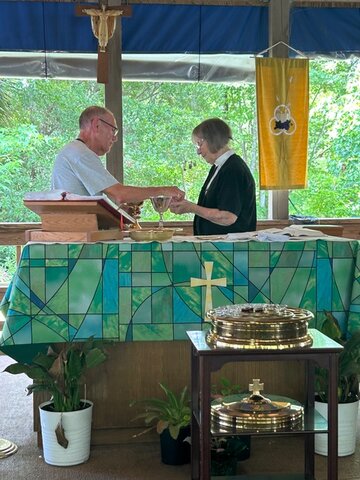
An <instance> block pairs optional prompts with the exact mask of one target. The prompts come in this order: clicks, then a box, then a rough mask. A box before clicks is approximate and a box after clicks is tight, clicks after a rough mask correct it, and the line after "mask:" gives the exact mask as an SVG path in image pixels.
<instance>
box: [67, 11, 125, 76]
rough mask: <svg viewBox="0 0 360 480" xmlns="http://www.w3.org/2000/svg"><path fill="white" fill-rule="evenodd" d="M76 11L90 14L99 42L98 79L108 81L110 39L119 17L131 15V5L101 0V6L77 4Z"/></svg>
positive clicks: (94, 32)
mask: <svg viewBox="0 0 360 480" xmlns="http://www.w3.org/2000/svg"><path fill="white" fill-rule="evenodd" d="M75 12H76V15H80V16H85V15H88V16H90V19H91V28H92V31H93V34H94V35H95V37H96V38H97V39H98V42H99V45H98V61H97V81H98V83H108V81H109V65H108V50H107V48H108V46H107V45H108V41H109V40H110V38H111V37H112V36H113V35H114V32H115V29H116V22H117V17H130V16H131V7H129V6H128V5H119V6H111V7H108V6H107V5H105V4H104V3H102V2H100V3H99V6H92V5H91V4H90V5H76V7H75Z"/></svg>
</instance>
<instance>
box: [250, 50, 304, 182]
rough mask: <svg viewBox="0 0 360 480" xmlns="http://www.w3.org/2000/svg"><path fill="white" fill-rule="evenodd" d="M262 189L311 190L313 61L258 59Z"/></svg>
mask: <svg viewBox="0 0 360 480" xmlns="http://www.w3.org/2000/svg"><path fill="white" fill-rule="evenodd" d="M256 100H257V123H258V138H259V171H260V189H261V190H291V189H296V188H305V187H307V149H308V122H309V60H308V59H307V58H305V59H291V58H260V57H259V58H256Z"/></svg>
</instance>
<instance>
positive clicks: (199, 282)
mask: <svg viewBox="0 0 360 480" xmlns="http://www.w3.org/2000/svg"><path fill="white" fill-rule="evenodd" d="M213 265H214V262H204V268H205V276H206V279H203V278H193V277H191V278H190V287H206V292H205V315H204V317H205V316H206V312H208V311H209V310H211V309H212V295H211V287H212V286H219V287H226V278H216V279H213V280H212V279H211V275H212V270H213Z"/></svg>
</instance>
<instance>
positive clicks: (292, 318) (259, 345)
mask: <svg viewBox="0 0 360 480" xmlns="http://www.w3.org/2000/svg"><path fill="white" fill-rule="evenodd" d="M207 318H208V319H209V320H210V321H211V324H212V325H211V328H210V330H209V332H208V333H207V336H206V341H207V343H208V344H209V345H210V346H212V347H216V348H237V349H274V350H276V349H278V350H280V349H286V348H298V347H309V346H311V345H312V338H311V336H310V335H309V333H308V323H309V321H310V320H311V319H312V318H314V315H313V314H312V313H311V312H310V311H309V310H304V309H302V308H291V307H288V306H287V305H273V304H243V305H228V306H225V307H218V308H215V309H214V310H209V311H208V312H207Z"/></svg>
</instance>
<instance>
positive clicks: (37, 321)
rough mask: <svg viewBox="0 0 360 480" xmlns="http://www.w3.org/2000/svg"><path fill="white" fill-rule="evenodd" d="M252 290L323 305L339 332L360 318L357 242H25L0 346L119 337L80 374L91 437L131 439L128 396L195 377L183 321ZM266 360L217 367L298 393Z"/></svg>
mask: <svg viewBox="0 0 360 480" xmlns="http://www.w3.org/2000/svg"><path fill="white" fill-rule="evenodd" d="M175 240H176V241H175ZM249 302H251V303H268V302H273V303H278V304H287V305H289V306H293V307H302V308H306V309H309V310H311V311H312V312H313V313H314V314H315V319H314V321H313V322H312V324H311V325H310V326H311V327H316V326H317V325H319V322H322V321H323V319H324V311H330V312H332V313H334V314H335V315H336V317H337V318H338V319H339V321H340V323H341V327H342V329H343V331H344V332H352V331H354V330H356V329H358V328H360V242H359V241H358V240H344V239H339V240H329V239H328V240H325V239H323V240H304V241H293V240H291V241H287V242H259V241H255V240H251V241H236V242H235V241H234V242H229V241H227V242H226V241H216V240H213V241H201V242H199V241H196V242H195V241H194V242H192V241H186V240H184V237H182V239H180V237H179V239H174V241H172V242H165V243H157V242H152V243H135V242H131V241H117V242H103V243H91V244H79V243H69V244H59V243H49V244H44V243H29V244H27V245H26V246H25V247H24V249H23V252H22V256H21V259H20V262H19V265H18V268H17V271H16V273H15V275H14V277H13V279H12V282H11V284H10V285H9V287H8V289H7V291H6V294H5V297H4V298H3V301H2V304H1V306H0V315H3V317H4V320H5V324H4V328H3V334H2V338H1V339H0V350H2V351H3V352H5V353H6V354H8V355H10V356H11V357H13V358H15V359H16V360H19V361H30V360H31V359H32V358H33V356H34V355H35V353H36V351H39V350H40V349H45V348H46V346H47V344H48V343H50V342H63V341H71V340H84V339H86V338H88V337H89V336H91V335H94V336H95V337H96V338H99V339H108V340H114V341H115V342H116V343H115V344H114V346H112V347H111V352H110V357H109V360H108V361H107V362H106V363H105V364H103V366H101V367H99V368H101V374H100V375H99V372H97V371H95V370H96V369H95V370H94V371H90V372H89V374H88V375H87V380H88V381H87V385H88V387H87V395H88V398H91V399H92V400H93V401H94V403H95V405H96V409H95V412H94V418H93V433H92V443H95V444H96V443H98V444H99V443H100V444H104V443H107V444H109V443H119V442H125V443H128V442H131V441H134V442H135V441H137V440H136V439H133V438H132V435H131V433H129V431H134V427H137V431H139V430H140V431H141V430H143V427H141V426H139V425H137V426H136V425H135V424H134V423H132V422H131V418H132V417H133V416H134V415H135V412H133V411H132V410H131V409H129V403H130V402H131V401H132V400H134V399H140V398H147V397H153V396H158V395H159V393H160V388H159V385H158V383H159V382H163V383H165V384H167V385H168V386H169V387H170V388H172V389H173V390H175V391H180V390H181V389H182V388H183V386H184V385H189V384H190V342H189V340H188V339H187V336H186V331H189V330H201V329H202V330H205V329H207V328H208V324H207V323H206V322H205V321H204V318H205V311H206V310H207V308H208V307H209V305H211V306H213V307H217V306H221V305H228V304H232V303H249ZM289 363H290V362H289ZM227 367H228V369H227ZM266 368H267V370H265V367H264V366H262V365H261V366H258V365H257V364H256V362H250V363H249V364H247V362H243V363H242V365H241V369H240V370H236V368H233V365H230V364H229V366H226V367H225V370H222V371H221V372H217V373H218V374H219V378H220V376H226V377H227V378H229V379H230V380H232V381H234V383H236V384H240V385H242V386H243V387H244V388H246V386H247V385H248V383H249V381H251V379H252V378H263V379H266V385H267V391H273V392H277V393H278V394H283V395H287V396H289V397H291V398H295V399H297V400H299V401H301V400H302V395H303V391H302V389H299V385H302V384H303V382H302V380H301V378H302V375H303V372H302V369H301V368H299V365H298V364H297V363H294V364H289V365H288V364H287V362H281V366H280V365H277V366H275V365H270V364H269V365H268V366H267V367H266ZM254 375H255V376H254ZM259 375H260V377H259ZM215 377H216V375H215ZM215 381H216V378H215ZM45 399H47V398H43V400H45ZM40 401H41V399H37V400H36V404H38V403H39V402H40ZM35 406H36V405H35ZM36 411H37V409H36V408H35V409H34V412H35V429H36V428H37V418H36V417H37V414H36ZM149 438H151V437H150V436H146V435H145V436H141V437H139V441H145V440H147V439H149Z"/></svg>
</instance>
